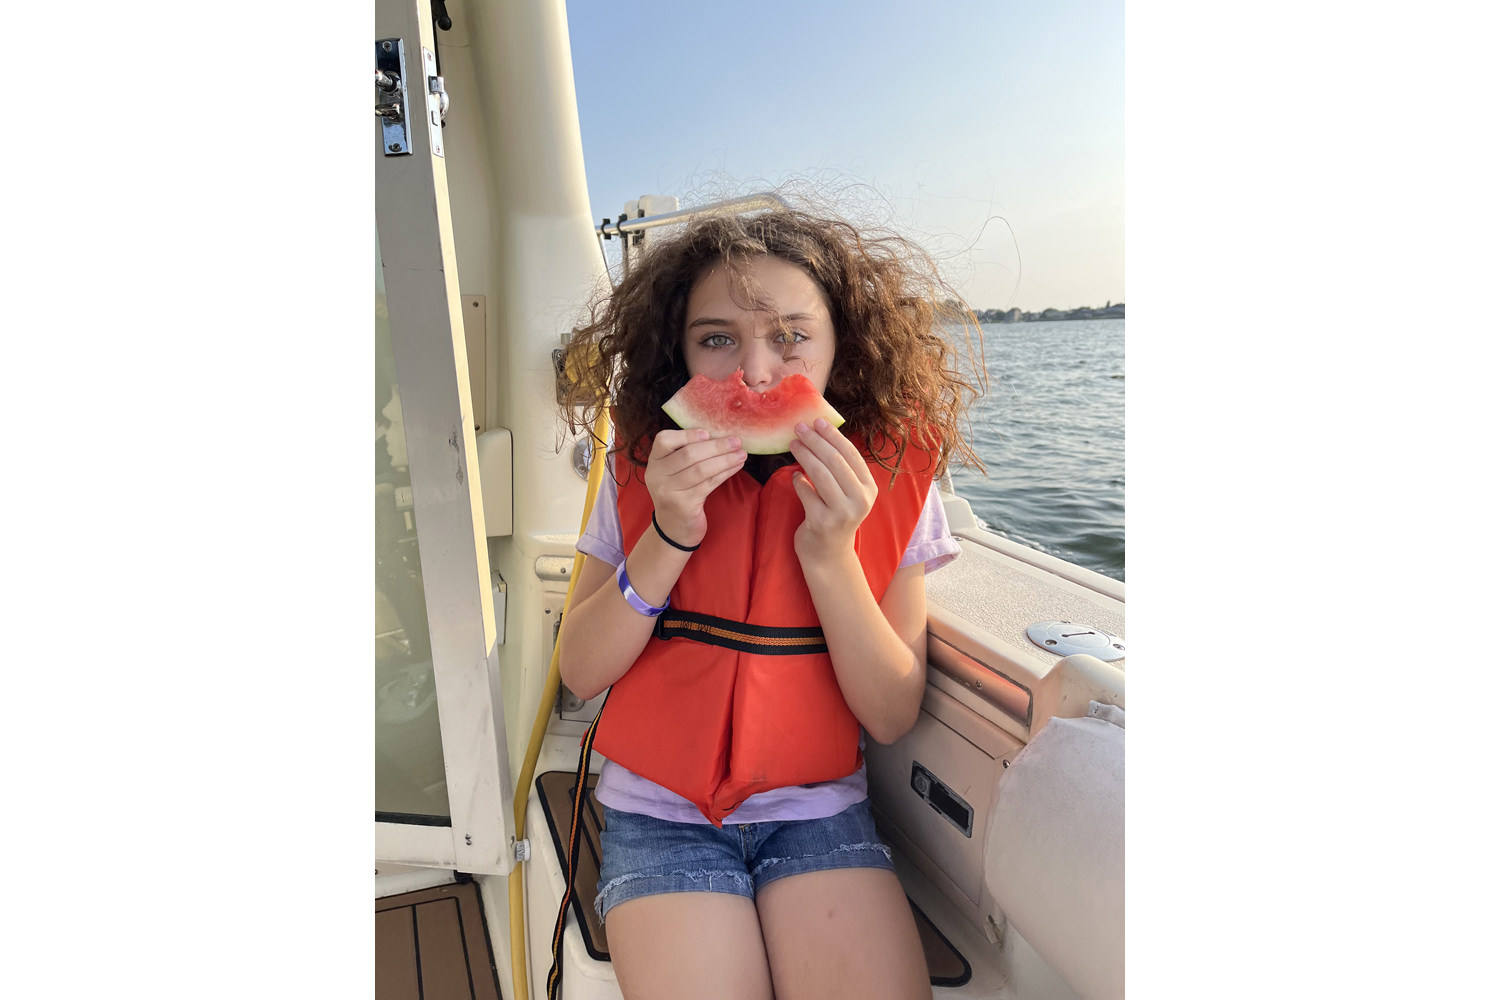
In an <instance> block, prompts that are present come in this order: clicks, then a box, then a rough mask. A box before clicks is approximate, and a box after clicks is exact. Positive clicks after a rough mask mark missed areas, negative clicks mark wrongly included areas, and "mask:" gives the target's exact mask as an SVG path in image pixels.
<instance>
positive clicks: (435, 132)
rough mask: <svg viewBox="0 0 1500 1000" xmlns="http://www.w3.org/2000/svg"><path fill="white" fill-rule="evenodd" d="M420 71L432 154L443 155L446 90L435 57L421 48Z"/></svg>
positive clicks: (446, 102)
mask: <svg viewBox="0 0 1500 1000" xmlns="http://www.w3.org/2000/svg"><path fill="white" fill-rule="evenodd" d="M422 72H423V74H424V75H425V76H426V78H427V125H428V131H429V132H430V134H431V135H432V155H433V156H442V155H443V122H444V121H446V120H447V118H448V91H447V90H445V89H444V87H443V78H442V77H440V76H438V71H437V57H436V56H434V55H433V54H432V53H431V52H430V51H428V50H427V49H426V48H423V49H422Z"/></svg>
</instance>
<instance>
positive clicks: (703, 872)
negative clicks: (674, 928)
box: [594, 868, 754, 923]
mask: <svg viewBox="0 0 1500 1000" xmlns="http://www.w3.org/2000/svg"><path fill="white" fill-rule="evenodd" d="M648 878H649V879H663V878H664V879H673V880H677V879H683V878H685V879H687V880H688V883H689V884H687V885H680V884H679V885H677V886H676V887H675V888H672V889H669V890H667V891H668V892H724V889H722V888H720V889H717V890H716V889H715V888H714V879H728V880H729V882H730V884H731V885H733V886H734V887H735V890H736V891H734V892H733V893H730V894H731V895H735V896H745V897H747V898H749V897H753V896H754V889H753V888H752V885H753V883H752V881H751V878H750V876H749V875H747V874H745V873H744V872H733V871H709V870H708V869H704V868H700V869H698V870H697V871H691V872H690V871H687V870H686V869H681V868H679V869H677V870H675V871H670V872H627V873H626V874H624V875H621V876H620V877H619V878H613V879H610V880H609V881H608V882H606V883H605V884H604V885H602V886H600V887H599V892H598V894H597V895H596V896H595V897H594V912H595V913H597V914H599V921H600V923H603V922H604V919H605V918H604V914H605V912H606V910H607V909H608V908H611V907H614V906H615V905H616V902H614V901H610V895H611V893H613V892H614V891H615V890H617V889H618V888H619V887H620V886H623V885H625V884H626V883H629V882H637V881H639V880H641V879H648ZM700 882H707V884H706V885H703V886H701V887H700V886H699V885H698V883H700ZM640 895H643V896H644V895H652V894H651V893H641V894H640ZM635 898H637V897H636V896H626V897H625V899H621V900H618V902H620V903H623V902H626V901H627V900H630V899H635ZM606 902H608V903H609V907H606V906H605V903H606Z"/></svg>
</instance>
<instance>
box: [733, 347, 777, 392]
mask: <svg viewBox="0 0 1500 1000" xmlns="http://www.w3.org/2000/svg"><path fill="white" fill-rule="evenodd" d="M781 366H782V357H781V351H780V350H778V349H777V348H776V346H775V345H773V344H772V343H771V342H770V340H769V338H762V337H752V338H750V342H749V343H748V344H747V345H746V347H745V349H744V350H743V351H742V352H741V354H740V367H741V368H742V369H744V372H745V384H746V385H747V386H749V387H750V388H752V389H754V390H756V391H757V392H764V391H766V390H767V389H772V388H775V386H776V383H777V382H779V381H781Z"/></svg>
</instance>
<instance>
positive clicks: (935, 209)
mask: <svg viewBox="0 0 1500 1000" xmlns="http://www.w3.org/2000/svg"><path fill="white" fill-rule="evenodd" d="M567 9H568V28H569V33H570V35H571V40H572V49H573V72H574V76H575V79H576V81H577V88H578V110H579V116H580V120H581V123H582V129H583V149H584V157H585V163H586V165H587V169H588V181H589V199H590V203H591V205H592V207H593V210H594V215H595V216H596V217H601V216H604V215H608V216H610V217H611V218H613V217H614V216H616V215H618V214H619V213H620V211H621V209H622V207H623V205H624V203H625V202H626V201H629V200H631V199H633V198H635V197H637V196H638V195H642V194H675V195H678V196H680V197H683V198H684V205H687V204H690V203H692V202H694V201H698V200H702V199H703V198H704V197H713V196H717V195H718V194H720V193H722V191H723V189H724V187H725V186H726V185H729V186H737V187H738V188H743V189H757V188H759V187H763V186H766V185H767V184H773V185H774V184H777V183H781V182H783V181H786V180H795V179H805V180H810V181H813V182H814V183H815V184H817V185H819V186H820V187H826V188H829V189H835V188H838V189H844V194H843V195H841V196H840V197H841V198H842V199H845V200H849V203H850V206H851V210H852V211H855V212H873V213H874V215H875V216H876V217H877V218H879V219H881V220H882V221H885V222H888V223H890V224H892V225H894V226H896V227H897V228H900V229H903V230H905V231H908V232H910V233H911V234H913V235H916V236H918V237H919V238H921V239H922V241H923V242H924V244H926V245H927V246H928V247H929V249H932V250H934V251H935V252H937V253H938V254H940V255H941V256H942V257H943V259H944V261H945V263H944V269H945V272H946V274H947V277H948V278H949V280H950V282H952V283H953V285H954V286H955V287H956V288H957V289H958V291H959V292H961V293H962V294H963V295H964V296H965V297H966V298H967V299H968V300H969V302H970V304H971V305H973V306H974V307H975V308H980V309H983V308H1002V307H1010V306H1018V307H1020V308H1022V309H1029V310H1037V309H1043V308H1046V307H1047V306H1056V307H1058V308H1068V307H1072V306H1080V305H1103V304H1104V302H1105V301H1106V300H1114V301H1120V300H1122V299H1124V297H1125V235H1124V224H1125V12H1124V4H1123V2H1122V0H1050V2H1027V3H1022V2H1005V0H931V2H912V0H908V2H895V0H870V2H861V3H854V2H848V0H840V2H817V0H803V2H801V3H797V2H789V0H763V2H753V3H746V2H739V0H731V2H705V0H698V2H692V3H690V2H684V0H568V3H567ZM642 51H645V52H648V53H655V54H646V55H630V56H627V55H626V53H628V52H642ZM756 182H762V183H756ZM851 184H856V185H867V187H855V188H853V189H849V188H848V186H849V185H851ZM694 194H697V195H698V196H699V197H697V198H694V197H692V196H693V195H694ZM835 203H836V204H841V203H842V202H840V201H836V202H835ZM1002 219H1003V220H1004V221H1001V220H1002ZM1006 223H1009V228H1007V225H1006ZM1012 230H1013V231H1014V237H1013V236H1012ZM1018 256H1019V266H1020V283H1019V285H1018V284H1017V275H1016V272H1017V265H1018Z"/></svg>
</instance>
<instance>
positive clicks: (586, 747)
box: [547, 694, 609, 1000]
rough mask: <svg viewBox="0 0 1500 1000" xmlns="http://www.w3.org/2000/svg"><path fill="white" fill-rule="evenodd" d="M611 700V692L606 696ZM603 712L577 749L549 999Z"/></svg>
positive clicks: (558, 984) (553, 994)
mask: <svg viewBox="0 0 1500 1000" xmlns="http://www.w3.org/2000/svg"><path fill="white" fill-rule="evenodd" d="M604 704H605V705H607V704H609V695H607V694H606V695H605V696H604ZM603 716H604V706H603V705H601V706H599V714H598V715H596V716H594V721H593V722H591V723H589V731H588V732H586V733H584V734H583V746H582V749H580V750H579V752H578V773H577V775H575V777H574V781H573V822H572V825H571V826H570V827H569V829H568V872H567V876H568V884H567V885H566V886H565V887H564V888H563V897H562V904H561V905H560V906H558V908H557V926H556V927H555V928H553V930H552V968H551V970H550V971H549V972H548V973H547V1000H557V997H558V994H559V992H560V991H561V989H562V942H563V929H564V928H565V927H566V926H567V924H568V904H569V903H571V902H572V901H573V880H574V879H575V878H576V877H577V875H578V848H579V845H580V844H581V842H582V841H583V810H584V803H585V802H586V801H587V800H588V797H589V791H588V782H589V761H590V760H591V759H592V757H593V756H594V735H595V734H596V733H597V732H598V731H599V720H600V719H601V718H603Z"/></svg>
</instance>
